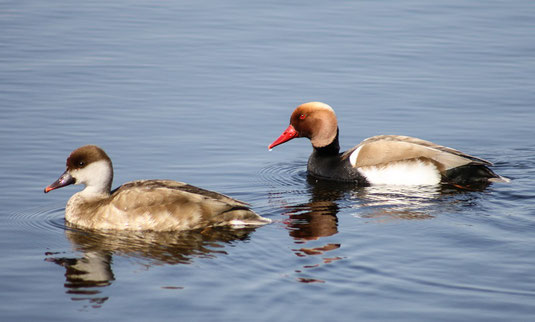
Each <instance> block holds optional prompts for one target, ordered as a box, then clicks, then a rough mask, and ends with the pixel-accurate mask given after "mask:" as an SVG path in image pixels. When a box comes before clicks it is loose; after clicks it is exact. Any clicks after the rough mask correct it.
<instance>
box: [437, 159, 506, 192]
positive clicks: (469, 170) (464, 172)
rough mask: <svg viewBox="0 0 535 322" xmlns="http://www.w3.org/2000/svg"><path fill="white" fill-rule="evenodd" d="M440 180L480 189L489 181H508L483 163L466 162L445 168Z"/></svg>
mask: <svg viewBox="0 0 535 322" xmlns="http://www.w3.org/2000/svg"><path fill="white" fill-rule="evenodd" d="M442 181H443V182H445V183H449V184H452V185H454V186H458V187H463V188H468V189H481V188H485V187H487V186H488V185H489V184H490V183H491V182H509V181H510V180H509V179H507V178H504V177H502V176H500V175H497V174H496V173H494V171H492V170H491V169H489V168H488V167H487V166H485V165H482V164H467V165H463V166H460V167H457V168H453V169H449V170H447V171H446V172H445V173H443V175H442Z"/></svg>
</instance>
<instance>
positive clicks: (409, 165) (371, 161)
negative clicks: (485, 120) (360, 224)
mask: <svg viewBox="0 0 535 322" xmlns="http://www.w3.org/2000/svg"><path fill="white" fill-rule="evenodd" d="M338 133H339V130H338V124H337V119H336V115H335V113H334V111H333V109H332V108H331V107H330V106H329V105H327V104H324V103H320V102H310V103H306V104H303V105H301V106H299V107H297V108H296V109H295V110H294V112H293V113H292V116H291V118H290V125H289V126H288V128H287V129H286V130H285V131H284V132H283V133H282V134H281V136H280V137H279V138H278V139H276V140H275V141H274V142H273V143H272V144H270V145H269V149H272V148H273V147H275V146H277V145H279V144H282V143H284V142H287V141H289V140H291V139H293V138H296V137H306V138H308V139H310V141H311V143H312V147H313V152H312V154H311V156H310V158H309V160H308V165H307V169H308V172H309V174H311V175H312V176H314V177H317V178H320V179H327V180H335V181H346V182H355V183H356V184H358V185H361V186H367V185H374V184H396V185H434V184H440V183H444V184H451V185H454V186H457V187H462V188H470V187H472V186H476V185H477V186H479V185H483V184H488V183H489V182H500V181H501V182H507V181H509V179H507V178H504V177H501V176H499V175H497V174H496V173H494V172H493V171H492V170H490V169H489V168H488V167H489V166H491V165H492V164H491V163H490V162H489V161H486V160H483V159H480V158H477V157H474V156H471V155H468V154H465V153H462V152H460V151H458V150H455V149H452V148H448V147H444V146H441V145H437V144H434V143H431V142H429V141H424V140H421V139H417V138H412V137H408V136H397V135H380V136H374V137H371V138H368V139H366V140H364V141H362V142H361V143H360V144H358V145H357V146H355V147H353V148H352V149H349V150H348V151H346V152H344V153H340V145H339V142H338ZM112 180H113V166H112V162H111V160H110V158H109V157H108V155H107V154H106V153H105V152H104V151H103V150H102V149H101V148H99V147H97V146H95V145H86V146H83V147H80V148H78V149H76V150H74V151H73V152H72V153H71V155H70V156H69V157H68V159H67V164H66V170H65V172H64V173H63V174H62V175H61V176H60V177H59V179H58V180H56V181H55V182H54V183H52V184H51V185H49V186H48V187H46V188H45V193H47V192H49V191H51V190H54V189H57V188H61V187H64V186H67V185H70V184H83V185H85V188H84V189H83V190H82V191H80V192H78V193H76V194H74V195H73V196H72V197H71V198H70V199H69V201H68V202H67V206H66V208H65V219H66V220H67V221H68V222H70V223H71V224H74V225H75V226H79V227H83V228H93V229H120V230H153V231H173V230H187V229H199V228H203V227H211V226H227V225H230V226H260V225H264V224H267V223H270V222H271V220H270V219H268V218H264V217H261V216H260V215H258V214H257V213H255V212H254V211H252V210H251V209H250V207H249V205H248V204H246V203H244V202H241V201H239V200H236V199H233V198H230V197H228V196H225V195H223V194H220V193H217V192H213V191H209V190H204V189H201V188H197V187H195V186H192V185H189V184H186V183H183V182H177V181H172V180H140V181H132V182H128V183H125V184H123V185H122V186H120V187H119V188H117V189H115V190H113V191H111V184H112Z"/></svg>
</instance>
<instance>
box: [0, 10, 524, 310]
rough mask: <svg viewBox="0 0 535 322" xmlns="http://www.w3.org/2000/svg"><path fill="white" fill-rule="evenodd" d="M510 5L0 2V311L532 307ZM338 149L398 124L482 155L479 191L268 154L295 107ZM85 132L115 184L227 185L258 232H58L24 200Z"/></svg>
mask: <svg viewBox="0 0 535 322" xmlns="http://www.w3.org/2000/svg"><path fill="white" fill-rule="evenodd" d="M534 18H535V5H534V4H533V3H532V2H531V1H527V0H526V1H523V0H514V1H507V2H503V1H471V2H466V1H434V2H428V1H417V0H414V1H380V2H373V1H353V2H319V1H312V2H310V1H308V2H306V3H305V2H302V3H296V2H293V3H285V2H279V3H276V2H271V3H255V2H245V1H243V2H240V1H238V2H233V3H222V2H217V1H203V2H182V1H176V2H165V3H148V2H147V3H144V2H124V1H115V2H106V1H96V2H95V1H92V2H87V3H73V2H68V1H56V2H53V3H49V2H47V3H44V2H39V1H12V2H9V1H8V2H2V3H0V27H1V29H2V33H0V49H1V50H0V111H1V112H2V116H1V117H0V148H1V150H2V153H0V189H1V191H2V194H0V205H1V208H0V221H1V222H0V232H1V233H0V244H1V245H2V246H0V249H1V254H2V255H3V256H2V258H3V260H2V261H0V276H1V277H0V280H1V282H2V290H3V291H2V293H1V295H0V318H1V319H2V320H6V321H11V320H17V321H19V320H21V321H22V320H27V321H35V320H39V321H49V320H50V321H58V320H68V321H71V320H74V319H76V320H94V319H102V320H112V319H121V320H124V319H128V320H148V319H150V320H154V321H156V320H169V319H175V320H176V319H182V320H188V321H229V320H232V321H251V320H255V321H272V320H281V321H305V320H306V321H325V320H332V319H333V318H335V319H336V320H341V321H344V320H351V321H353V320H406V321H414V320H425V321H430V320H432V321H437V320H438V321H440V320H443V321H452V320H456V321H457V320H470V321H474V320H481V321H491V320H508V321H509V320H511V321H512V320H516V321H527V320H532V319H533V316H534V314H535V305H534V303H535V275H534V274H533V267H534V266H535V257H534V256H533V245H534V244H535V238H534V237H533V236H534V235H533V231H534V229H535V220H534V216H535V193H534V184H533V178H534V177H535V170H534V169H535V145H534V143H533V138H534V137H535V131H534V130H533V124H534V123H535V117H534V116H535V115H534V112H533V102H534V101H535V91H534V90H533V82H534V75H535V60H534V56H533V52H534V48H533V37H534V35H535V27H534V25H533V21H534V20H533V19H534ZM312 100H320V101H324V102H326V103H328V104H330V105H331V106H333V108H334V109H335V110H336V113H337V115H338V117H339V125H340V135H341V137H340V139H341V145H342V147H343V148H344V149H348V148H350V147H352V146H354V145H356V144H357V143H359V142H360V140H362V139H364V138H366V137H369V136H372V135H376V134H404V135H411V136H416V137H421V138H424V139H427V140H431V141H434V142H436V143H439V144H443V145H447V146H452V147H455V148H458V149H460V150H462V151H464V152H467V153H470V154H474V155H476V156H479V157H482V158H485V159H489V160H490V161H492V162H494V163H495V167H494V170H495V171H496V172H497V173H499V174H500V175H503V176H506V177H510V178H512V179H513V181H512V182H511V183H510V184H493V185H491V186H490V187H488V188H487V189H485V190H484V191H458V190H453V189H446V188H444V187H410V188H407V187H405V188H403V187H367V188H358V187H355V186H353V185H347V184H333V183H329V182H322V181H319V182H318V181H316V180H315V179H313V178H309V177H307V173H306V160H307V157H308V155H309V153H310V150H311V148H310V144H309V143H308V141H306V140H304V139H301V140H294V141H292V142H289V143H287V144H284V145H281V146H280V147H277V148H276V149H274V150H273V151H271V152H268V151H267V145H268V144H269V143H271V142H272V141H273V140H274V139H275V138H276V137H278V135H279V134H280V133H281V132H282V130H283V129H284V128H286V126H287V124H288V119H289V116H290V113H291V111H292V110H293V108H294V107H295V106H297V105H299V104H301V103H303V102H306V101H312ZM89 143H91V144H98V145H100V146H101V147H103V148H104V149H105V150H106V151H107V152H108V154H109V155H110V157H111V158H112V160H113V162H114V168H115V179H114V186H117V185H119V184H121V183H123V182H126V181H129V180H135V179H142V178H146V179H148V178H168V179H175V180H180V181H185V182H188V183H191V184H194V185H198V186H201V187H203V188H206V189H212V190H217V191H220V192H223V193H225V194H228V195H231V196H233V197H235V198H238V199H241V200H243V201H246V202H248V203H250V204H251V205H252V207H253V208H254V209H255V210H256V211H257V212H259V213H261V214H262V215H263V216H266V217H268V218H271V219H272V220H273V221H274V223H273V224H271V225H268V226H264V227H260V228H257V229H248V230H232V229H224V228H218V229H206V230H203V231H194V232H184V233H174V234H173V233H149V232H139V233H128V234H123V233H111V232H98V231H84V230H77V229H73V228H71V227H68V226H67V225H66V224H65V222H64V220H63V216H64V207H65V203H66V201H67V200H68V198H69V197H70V195H72V194H73V193H74V192H75V191H78V190H79V188H78V187H67V188H63V189H60V190H55V191H53V192H51V193H49V194H46V195H44V194H43V188H44V187H45V186H46V185H48V184H50V183H51V182H52V181H54V180H55V179H56V178H57V177H58V176H59V175H60V174H61V173H62V172H63V170H64V162H65V158H66V157H67V155H68V154H69V153H70V152H71V151H72V150H73V149H74V148H76V147H78V146H80V145H83V144H89Z"/></svg>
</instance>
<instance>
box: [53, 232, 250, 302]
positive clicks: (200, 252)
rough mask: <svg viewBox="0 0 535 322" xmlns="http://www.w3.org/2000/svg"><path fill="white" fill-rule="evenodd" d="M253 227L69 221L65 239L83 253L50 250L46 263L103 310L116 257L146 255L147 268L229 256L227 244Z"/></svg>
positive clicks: (75, 294) (79, 296)
mask: <svg viewBox="0 0 535 322" xmlns="http://www.w3.org/2000/svg"><path fill="white" fill-rule="evenodd" d="M254 230H255V228H242V229H232V228H227V227H215V228H206V229H204V230H196V231H184V232H152V231H134V232H124V231H98V230H79V229H76V228H74V227H69V225H68V223H67V229H66V230H65V234H66V237H67V239H68V240H69V241H70V243H71V244H72V246H73V248H74V249H75V250H76V251H79V252H81V253H82V256H81V257H61V256H60V255H61V253H54V252H47V253H46V254H45V255H46V256H47V257H46V258H45V261H47V262H52V263H55V264H58V265H60V266H62V267H64V268H65V284H64V287H65V288H66V289H67V290H66V293H67V294H69V295H71V296H72V297H71V299H72V300H73V301H84V300H85V301H88V302H89V303H90V305H91V306H92V307H94V308H98V307H100V306H101V305H102V304H103V303H104V302H106V301H107V300H108V296H105V295H104V294H103V288H104V287H107V286H110V285H111V284H112V282H113V281H114V280H115V275H114V273H113V268H112V258H113V256H114V255H119V256H128V257H135V258H139V259H142V260H143V263H144V266H145V267H147V268H148V267H152V266H157V265H166V264H167V265H176V264H190V263H192V261H193V259H194V258H214V257H216V256H217V255H220V254H226V252H225V250H224V249H223V248H224V247H225V244H230V243H232V242H234V241H243V240H247V239H248V238H249V235H250V234H251V233H252V232H253V231H254ZM173 288H182V287H173Z"/></svg>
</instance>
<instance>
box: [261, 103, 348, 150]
mask: <svg viewBox="0 0 535 322" xmlns="http://www.w3.org/2000/svg"><path fill="white" fill-rule="evenodd" d="M337 133H338V122H337V120H336V114H334V110H333V109H332V108H331V107H330V106H329V105H327V104H325V103H321V102H309V103H305V104H303V105H300V106H298V107H297V108H296V109H295V110H294V111H293V113H292V116H291V117H290V125H289V126H288V128H287V129H286V130H285V131H284V132H283V133H282V134H281V136H279V138H278V139H276V140H275V141H274V142H273V143H271V144H270V145H269V147H268V148H269V149H271V148H273V147H275V146H277V145H279V144H282V143H284V142H287V141H289V140H291V139H293V138H296V137H304V138H308V139H310V142H311V143H312V146H313V147H315V148H321V147H324V146H327V145H329V144H331V143H332V142H333V141H334V140H335V138H336V134H337Z"/></svg>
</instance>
